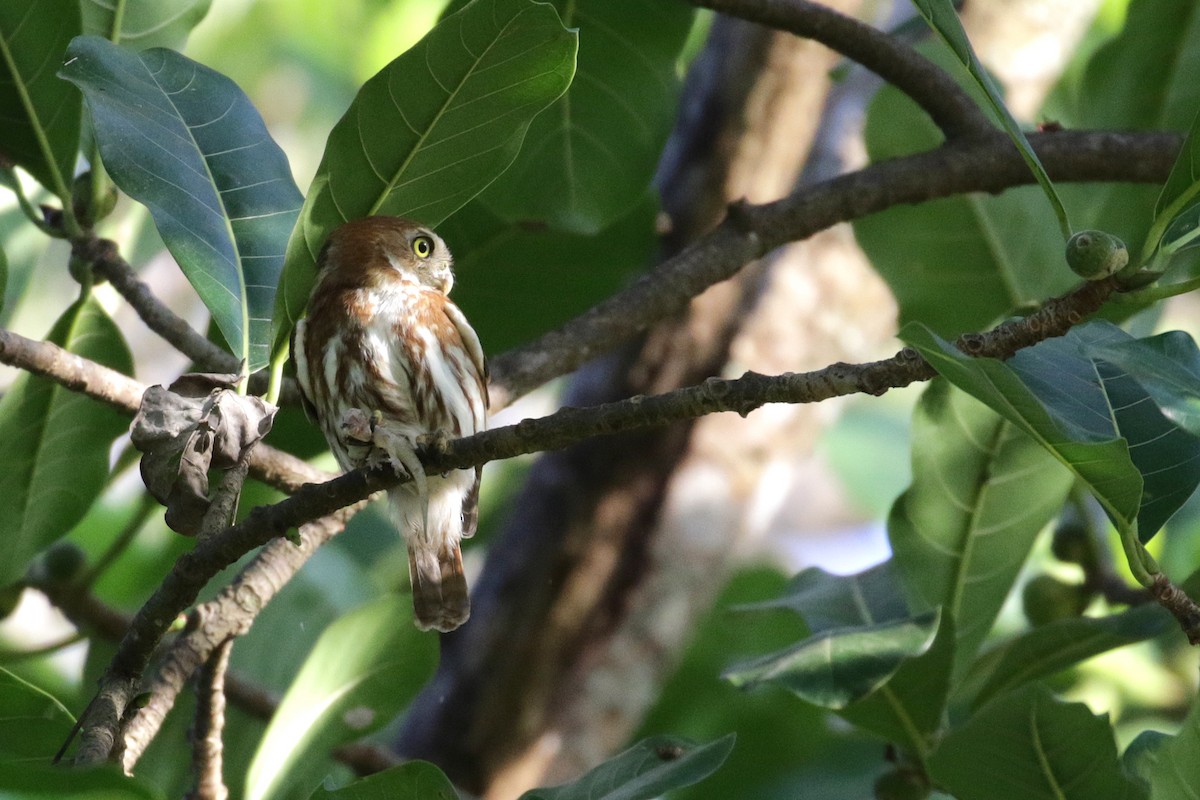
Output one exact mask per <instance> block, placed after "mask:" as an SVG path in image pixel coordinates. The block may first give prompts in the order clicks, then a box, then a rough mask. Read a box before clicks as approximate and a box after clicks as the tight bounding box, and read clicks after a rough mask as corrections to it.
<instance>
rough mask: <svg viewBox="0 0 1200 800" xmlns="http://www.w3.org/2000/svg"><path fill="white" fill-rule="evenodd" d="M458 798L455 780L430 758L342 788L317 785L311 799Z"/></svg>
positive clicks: (434, 799)
mask: <svg viewBox="0 0 1200 800" xmlns="http://www.w3.org/2000/svg"><path fill="white" fill-rule="evenodd" d="M410 797H411V798H413V800H417V798H419V799H420V800H459V794H458V792H456V791H454V784H452V783H450V779H449V778H447V777H446V776H445V774H443V773H442V771H441V770H440V769H438V768H437V767H435V766H434V765H433V764H430V763H429V762H428V761H409V762H407V763H405V764H400V765H399V766H395V767H391V768H389V769H385V770H384V771H383V772H377V773H375V774H374V775H368V776H367V777H365V778H363V779H362V780H358V781H355V782H354V783H352V784H350V785H349V786H343V787H342V788H341V789H336V790H329V789H324V788H318V789H317V790H316V791H315V792H313V794H312V796H311V797H310V798H309V800H397V799H398V798H410Z"/></svg>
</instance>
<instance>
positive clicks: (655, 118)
mask: <svg viewBox="0 0 1200 800" xmlns="http://www.w3.org/2000/svg"><path fill="white" fill-rule="evenodd" d="M552 5H553V6H554V7H555V8H556V9H558V12H559V14H560V16H561V17H562V22H563V25H565V26H566V27H568V28H571V27H577V28H578V30H579V36H580V38H581V39H582V40H583V41H584V43H585V46H584V47H583V49H582V50H581V51H580V53H579V66H578V69H577V70H576V73H575V80H574V81H573V83H572V85H571V88H570V89H569V90H568V91H567V93H566V94H565V95H563V96H562V97H560V98H559V99H558V100H557V101H556V102H555V103H554V105H552V106H550V108H548V109H546V111H545V112H544V113H542V114H539V115H538V116H537V118H536V119H535V120H534V121H533V124H532V125H530V126H529V133H528V134H527V135H526V137H525V146H524V147H523V148H522V150H521V155H520V156H518V157H517V160H516V161H515V162H514V163H513V165H512V166H511V167H509V169H508V170H507V171H506V172H505V173H504V174H503V175H502V176H501V177H500V178H499V179H498V180H497V181H496V182H495V183H494V184H493V185H492V186H490V187H488V190H487V191H486V192H485V193H484V194H483V195H482V196H481V197H480V200H482V201H483V202H484V203H485V204H486V205H487V206H488V207H489V208H490V209H491V210H492V211H493V212H494V213H495V214H497V215H498V216H500V217H501V218H502V219H504V220H507V221H508V222H525V221H530V220H537V221H539V222H544V223H545V224H548V225H549V226H550V227H552V228H556V229H559V230H562V231H567V232H571V233H579V234H595V233H598V232H599V231H601V230H603V229H604V228H607V227H608V226H609V225H610V224H611V223H613V222H615V221H616V220H617V219H619V218H621V217H623V216H624V215H625V214H626V213H627V212H628V210H629V207H630V206H631V205H633V204H634V203H636V202H638V200H640V199H641V197H642V195H643V194H644V193H645V192H646V189H647V187H648V186H649V185H650V180H651V178H653V176H654V170H655V167H656V166H657V163H658V158H659V155H660V154H661V153H662V148H663V144H664V142H666V139H667V135H668V134H669V133H670V132H671V125H672V123H673V122H674V121H675V112H676V108H677V106H678V95H679V78H678V77H677V75H676V69H675V63H676V59H677V58H678V57H679V51H680V49H682V47H683V44H684V42H685V40H686V39H687V35H688V31H689V30H691V24H692V16H693V13H694V11H693V9H692V8H691V7H690V6H689V5H688V4H686V3H684V2H681V1H680V0H666V2H657V3H652V4H637V5H632V4H628V3H614V2H612V0H554V1H553V3H552Z"/></svg>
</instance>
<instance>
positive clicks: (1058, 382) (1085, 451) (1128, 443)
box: [902, 323, 1200, 541]
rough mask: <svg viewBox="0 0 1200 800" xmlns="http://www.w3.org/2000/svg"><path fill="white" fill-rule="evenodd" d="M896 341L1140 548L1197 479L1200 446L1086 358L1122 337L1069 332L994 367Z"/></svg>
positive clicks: (922, 342)
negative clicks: (1079, 490)
mask: <svg viewBox="0 0 1200 800" xmlns="http://www.w3.org/2000/svg"><path fill="white" fill-rule="evenodd" d="M902 338H904V339H905V340H906V341H908V342H909V343H911V344H912V345H913V346H914V347H916V348H917V349H918V350H919V351H920V352H921V353H922V355H924V356H925V357H926V358H927V359H928V360H929V361H930V363H931V364H933V365H934V368H935V369H937V370H938V371H939V372H940V373H941V374H942V375H944V376H945V377H946V378H947V379H949V380H950V381H951V382H952V383H954V384H955V385H956V386H958V387H959V388H961V389H964V390H966V391H967V392H968V393H970V394H972V395H973V396H975V397H976V398H978V399H980V400H982V401H983V402H984V403H986V404H987V405H988V406H990V407H991V408H992V409H993V410H995V411H997V412H999V413H1000V414H1001V415H1003V416H1004V417H1005V418H1006V419H1008V420H1009V421H1011V422H1013V423H1015V424H1017V426H1018V427H1020V428H1021V429H1022V430H1024V431H1025V432H1026V433H1028V434H1030V435H1031V436H1033V437H1034V438H1035V439H1036V440H1037V441H1038V442H1040V443H1041V444H1042V446H1043V447H1045V448H1046V449H1048V450H1049V451H1050V452H1051V453H1052V454H1054V456H1055V457H1056V458H1058V459H1059V460H1060V461H1061V462H1063V463H1064V464H1066V465H1067V466H1068V467H1069V468H1070V469H1071V470H1072V471H1073V472H1075V473H1076V475H1078V476H1079V477H1080V478H1082V479H1083V480H1084V481H1085V482H1086V483H1087V484H1088V485H1089V486H1090V487H1091V488H1092V491H1093V492H1094V493H1095V494H1096V497H1097V499H1099V500H1100V502H1101V504H1102V505H1103V506H1104V507H1105V509H1106V510H1107V511H1108V513H1109V514H1110V516H1111V517H1112V518H1113V520H1114V522H1115V523H1116V524H1117V526H1118V527H1119V528H1121V529H1122V530H1125V529H1129V528H1131V526H1132V524H1133V523H1134V521H1135V520H1136V521H1137V525H1138V531H1139V535H1140V536H1141V538H1142V540H1143V541H1147V540H1148V539H1149V538H1150V537H1152V536H1153V535H1154V534H1155V533H1156V532H1157V531H1158V529H1159V528H1160V527H1161V526H1162V524H1163V523H1165V522H1166V520H1167V519H1168V518H1169V517H1170V516H1171V515H1172V514H1173V513H1174V512H1175V511H1176V510H1177V509H1178V508H1179V506H1180V505H1182V503H1183V502H1184V501H1185V500H1186V499H1187V498H1188V497H1189V496H1190V495H1191V493H1192V491H1193V490H1194V489H1195V487H1196V485H1197V483H1198V482H1200V440H1198V439H1197V438H1196V437H1194V436H1191V435H1190V434H1188V433H1186V432H1185V431H1183V430H1181V429H1180V428H1177V427H1175V426H1174V425H1172V424H1171V423H1170V421H1169V420H1168V419H1167V418H1166V417H1165V416H1163V414H1162V412H1160V411H1158V409H1157V407H1156V406H1155V405H1154V404H1153V403H1152V402H1149V400H1150V397H1149V395H1148V394H1147V393H1146V391H1145V390H1144V389H1142V388H1141V386H1140V385H1138V383H1137V382H1136V381H1134V380H1133V379H1132V378H1130V377H1129V375H1127V374H1126V373H1124V372H1122V371H1121V370H1119V369H1118V368H1116V367H1115V366H1113V365H1111V364H1109V363H1108V362H1106V361H1103V360H1101V359H1098V358H1095V357H1094V356H1092V355H1091V353H1094V352H1096V349H1097V348H1101V347H1109V346H1112V345H1113V344H1116V343H1117V342H1121V341H1128V340H1129V338H1130V337H1129V336H1128V334H1126V333H1124V332H1122V331H1121V330H1120V329H1119V328H1116V327H1115V326H1112V325H1108V324H1106V323H1093V324H1091V325H1087V326H1084V327H1082V328H1076V329H1073V330H1072V331H1071V333H1069V334H1068V335H1066V336H1063V337H1059V338H1055V339H1050V340H1047V341H1045V342H1042V343H1040V344H1038V345H1037V346H1035V347H1032V348H1029V349H1026V350H1023V351H1021V352H1020V353H1018V354H1017V355H1016V356H1014V357H1013V358H1011V359H1010V360H1009V361H1007V362H1003V363H1002V362H1000V361H996V360H994V359H988V358H978V359H975V358H968V357H967V356H965V355H963V354H962V353H960V352H959V351H958V350H956V349H955V348H954V347H952V346H951V345H950V344H948V343H947V342H944V341H941V340H939V339H937V337H935V336H933V335H932V334H930V333H929V331H928V330H926V329H923V328H921V327H919V326H908V327H906V328H905V330H904V331H903V332H902ZM1143 484H1144V491H1143Z"/></svg>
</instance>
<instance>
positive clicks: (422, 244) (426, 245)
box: [412, 236, 433, 258]
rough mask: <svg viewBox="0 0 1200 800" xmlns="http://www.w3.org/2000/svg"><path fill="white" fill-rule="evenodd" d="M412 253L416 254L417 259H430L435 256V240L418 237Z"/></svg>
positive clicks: (414, 241) (414, 240)
mask: <svg viewBox="0 0 1200 800" xmlns="http://www.w3.org/2000/svg"><path fill="white" fill-rule="evenodd" d="M412 251H413V252H414V253H416V255H417V258H429V256H430V255H432V254H433V239H430V238H429V237H428V236H418V237H417V238H415V239H413V242H412Z"/></svg>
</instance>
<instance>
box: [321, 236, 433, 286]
mask: <svg viewBox="0 0 1200 800" xmlns="http://www.w3.org/2000/svg"><path fill="white" fill-rule="evenodd" d="M318 267H319V269H320V276H319V278H320V280H321V281H322V282H326V281H332V282H335V283H343V282H347V283H353V284H356V285H368V286H369V285H378V284H383V283H388V282H391V281H397V280H399V281H415V282H417V283H419V284H420V285H422V286H425V287H427V288H430V289H435V290H437V291H439V292H442V293H443V294H449V293H450V289H451V287H453V286H454V273H453V267H454V258H453V257H452V256H451V255H450V249H449V248H447V247H446V243H445V242H443V241H442V237H440V236H438V235H437V234H436V233H434V232H433V231H432V230H430V229H429V228H427V227H426V226H424V225H421V224H420V223H417V222H413V221H412V220H410V219H404V218H403V217H364V218H363V219H356V220H353V221H351V222H347V223H345V224H344V225H341V226H340V227H338V228H335V229H334V231H333V232H332V233H331V234H329V238H328V239H327V240H326V241H325V247H324V248H323V249H322V250H321V255H320V258H319V259H318Z"/></svg>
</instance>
